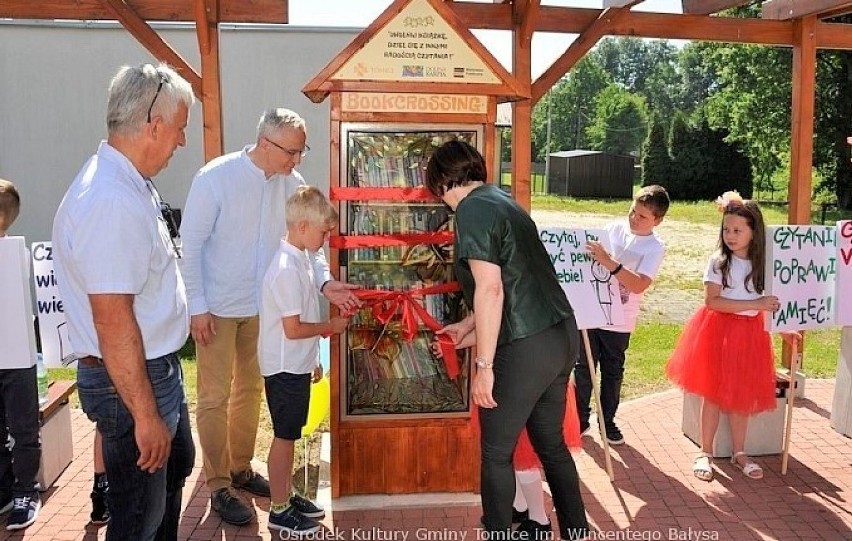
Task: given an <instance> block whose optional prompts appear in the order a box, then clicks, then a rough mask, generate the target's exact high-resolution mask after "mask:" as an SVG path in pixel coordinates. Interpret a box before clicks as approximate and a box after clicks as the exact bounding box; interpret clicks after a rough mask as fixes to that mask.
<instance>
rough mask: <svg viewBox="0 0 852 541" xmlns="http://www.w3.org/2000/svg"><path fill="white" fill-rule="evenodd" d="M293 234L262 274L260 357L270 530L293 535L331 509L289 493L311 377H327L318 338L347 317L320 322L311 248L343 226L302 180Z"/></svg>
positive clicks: (294, 202)
mask: <svg viewBox="0 0 852 541" xmlns="http://www.w3.org/2000/svg"><path fill="white" fill-rule="evenodd" d="M285 215H286V217H287V218H286V219H287V236H286V237H285V238H284V239H282V240H281V245H280V247H279V249H278V253H277V254H276V255H275V257H274V258H273V259H272V263H271V264H270V265H269V269H267V271H266V275H265V276H264V278H263V287H262V290H261V291H262V293H261V303H260V304H261V306H260V340H259V350H258V362H259V363H260V373H261V374H262V375H263V379H264V385H265V387H266V401H267V403H268V404H269V412H270V415H271V417H272V428H273V432H274V433H275V439H274V440H273V441H272V447H271V448H270V449H269V460H268V464H269V487H270V493H271V502H270V507H269V529H270V530H273V531H277V532H279V533H281V532H285V531H286V532H287V533H288V534H290V535H306V534H311V533H314V532H316V531H317V530H319V528H320V525H319V523H318V522H317V521H315V520H314V519H315V518H321V517H323V516H325V511H324V510H323V509H322V508H321V507H319V506H318V505H316V504H315V503H313V502H311V501H310V500H308V499H306V498H303V497H302V496H299V495H298V494H292V495H291V486H290V479H291V476H292V473H293V447H294V443H295V441H296V440H297V439H299V438H300V437H301V435H302V427H303V426H304V425H305V422H306V421H307V418H308V403H309V402H310V395H311V381H318V380H319V379H320V378H321V377H322V367H321V365H320V364H319V337H320V336H322V335H328V334H337V333H341V332H343V331H344V330H345V329H346V324H347V319H346V318H343V317H334V318H331V319H330V320H329V321H322V319H321V316H320V305H319V294H318V293H317V288H316V283H315V280H316V278H315V276H314V271H313V268H312V266H311V263H310V258H309V254H308V252H316V251H317V250H319V249H320V248H321V247H322V245H323V244H324V243H325V242H326V240H327V239H328V235H329V233H330V232H331V231H332V230H334V228H335V227H336V226H337V211H336V210H335V209H334V207H333V206H332V204H331V203H330V202H329V201H328V199H326V198H325V196H324V195H323V194H322V192H320V191H319V190H318V189H316V188H314V187H310V186H302V187H300V188H299V189H298V191H297V192H296V193H295V194H294V195H293V196H292V197H290V199H288V200H287V205H286V207H285Z"/></svg>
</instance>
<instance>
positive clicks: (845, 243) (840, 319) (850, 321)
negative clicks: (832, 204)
mask: <svg viewBox="0 0 852 541" xmlns="http://www.w3.org/2000/svg"><path fill="white" fill-rule="evenodd" d="M837 235H838V236H837V256H836V257H837V294H836V295H835V297H834V298H835V299H847V300H846V302H839V303H837V319H836V321H835V323H836V324H837V325H842V326H847V325H852V302H849V300H848V299H850V298H852V220H844V221H842V222H837Z"/></svg>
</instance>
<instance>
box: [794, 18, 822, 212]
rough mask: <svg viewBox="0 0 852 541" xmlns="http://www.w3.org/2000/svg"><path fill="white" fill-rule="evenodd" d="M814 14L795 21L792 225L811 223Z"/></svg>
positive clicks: (814, 55) (814, 68)
mask: <svg viewBox="0 0 852 541" xmlns="http://www.w3.org/2000/svg"><path fill="white" fill-rule="evenodd" d="M816 23H817V17H816V15H808V16H807V17H804V18H802V19H797V20H796V21H795V22H794V27H795V39H796V43H795V45H794V47H793V101H792V111H791V113H792V135H791V141H790V188H789V203H790V204H789V205H788V207H787V213H788V215H787V219H788V222H789V223H791V224H809V223H810V222H811V183H812V174H813V173H812V171H813V139H814V90H815V88H816V50H817V49H816V32H817V26H816Z"/></svg>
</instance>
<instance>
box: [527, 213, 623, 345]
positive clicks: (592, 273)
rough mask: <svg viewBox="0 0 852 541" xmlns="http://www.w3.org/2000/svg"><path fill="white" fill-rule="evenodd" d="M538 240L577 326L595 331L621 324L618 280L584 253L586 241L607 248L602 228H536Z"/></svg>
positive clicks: (607, 242) (606, 239)
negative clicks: (548, 259)
mask: <svg viewBox="0 0 852 541" xmlns="http://www.w3.org/2000/svg"><path fill="white" fill-rule="evenodd" d="M539 238H540V239H541V242H542V243H544V247H545V249H546V250H547V253H548V255H549V256H550V261H551V262H552V263H553V267H554V268H555V269H556V277H557V279H558V280H559V284H560V285H561V286H562V289H563V291H565V295H567V296H568V300H569V301H570V302H571V306H572V307H573V308H574V316H575V317H576V318H577V327H578V328H580V329H598V328H605V327H608V326H610V325H621V324H623V323H624V312H623V311H622V308H621V295H620V294H619V292H618V280H616V279H615V278H614V277H613V276H612V275H610V273H609V271H608V270H606V268H604V267H603V266H602V265H600V264H599V263H597V262H596V261H595V260H594V259H592V256H591V255H589V253H588V251H586V243H587V242H589V241H590V240H595V241H600V242H602V243H603V245H604V246H605V247H606V249H607V250H609V249H610V246H609V236H608V235H607V233H606V231H605V230H603V229H565V228H557V227H548V228H540V229H539Z"/></svg>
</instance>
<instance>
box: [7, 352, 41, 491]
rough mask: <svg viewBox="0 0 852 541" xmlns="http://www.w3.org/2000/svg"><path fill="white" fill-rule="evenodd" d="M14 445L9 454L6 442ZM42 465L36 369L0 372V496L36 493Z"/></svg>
mask: <svg viewBox="0 0 852 541" xmlns="http://www.w3.org/2000/svg"><path fill="white" fill-rule="evenodd" d="M9 436H11V437H12V440H13V441H14V445H13V446H12V449H11V450H9V448H8V447H7V442H8V441H9ZM40 462H41V440H40V438H39V425H38V386H37V384H36V367H35V366H33V367H31V368H10V369H4V370H0V496H2V498H3V501H6V500H7V499H8V497H9V496H11V495H12V494H15V495H18V494H27V493H31V492H33V491H35V490H36V475H38V468H39V463H40Z"/></svg>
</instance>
